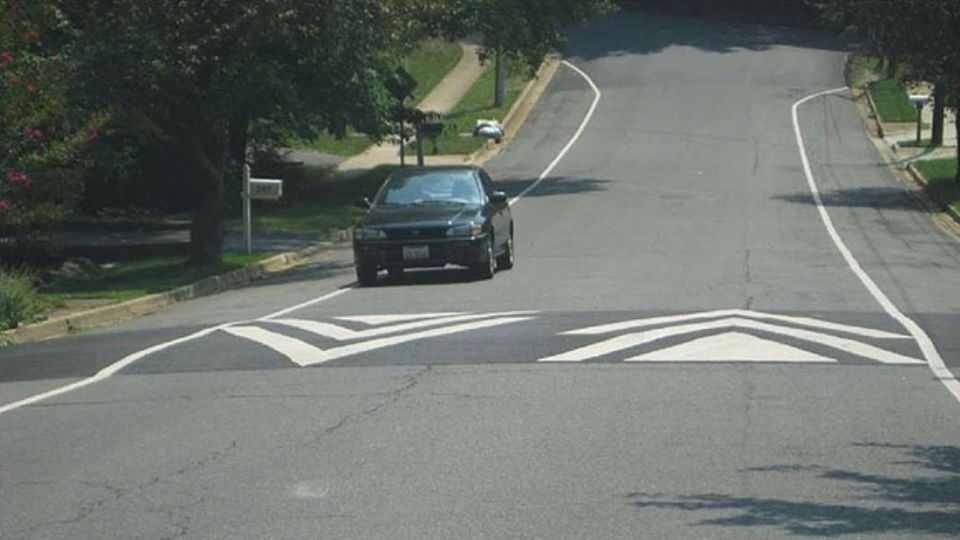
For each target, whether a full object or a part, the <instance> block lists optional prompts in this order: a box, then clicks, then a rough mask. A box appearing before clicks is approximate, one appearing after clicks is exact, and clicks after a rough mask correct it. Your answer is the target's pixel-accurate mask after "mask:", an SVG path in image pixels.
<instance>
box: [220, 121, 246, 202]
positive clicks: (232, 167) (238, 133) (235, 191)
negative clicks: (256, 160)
mask: <svg viewBox="0 0 960 540" xmlns="http://www.w3.org/2000/svg"><path fill="white" fill-rule="evenodd" d="M249 133H250V120H249V119H248V118H247V117H246V116H243V115H238V116H235V117H234V118H233V119H231V120H230V133H229V135H228V140H227V152H228V153H229V154H228V155H229V161H228V162H227V173H226V174H227V175H228V176H227V177H226V182H225V183H224V184H225V190H226V193H225V196H226V197H227V200H226V201H225V202H226V203H227V204H225V205H224V207H225V208H226V209H228V211H231V212H232V211H236V209H237V207H236V206H235V204H236V202H237V201H239V200H240V192H241V191H242V190H243V166H244V164H246V163H247V162H248V161H249V160H250V156H249V155H248V154H247V145H248V143H249V142H250V137H249Z"/></svg>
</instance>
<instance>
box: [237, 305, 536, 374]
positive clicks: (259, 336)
mask: <svg viewBox="0 0 960 540" xmlns="http://www.w3.org/2000/svg"><path fill="white" fill-rule="evenodd" d="M532 313H535V312H530V311H522V312H520V311H518V312H504V313H486V314H483V315H471V316H461V317H447V318H446V320H447V322H460V323H461V324H454V325H453V326H444V327H440V328H431V329H428V330H423V331H420V332H414V333H411V334H403V335H399V336H391V337H381V338H377V339H370V340H367V341H361V342H359V343H352V344H350V345H342V346H340V347H333V348H330V349H321V348H320V347H317V346H314V345H311V344H309V343H306V342H304V341H301V340H299V339H296V338H292V337H289V336H285V335H283V334H279V333H277V332H272V331H270V330H265V329H263V328H260V327H258V326H230V327H226V328H222V330H223V331H224V332H227V333H230V334H233V335H235V336H237V337H241V338H245V339H249V340H251V341H254V342H256V343H259V344H261V345H264V346H266V347H269V348H271V349H273V350H274V351H276V352H278V353H280V354H282V355H284V356H286V357H287V358H288V359H290V361H291V362H293V363H295V364H297V365H299V366H301V367H306V366H313V365H316V364H322V363H324V362H329V361H331V360H336V359H338V358H344V357H347V356H352V355H355V354H361V353H364V352H369V351H373V350H376V349H382V348H384V347H390V346H392V345H399V344H401V343H407V342H410V341H416V340H420V339H426V338H432V337H439V336H445V335H449V334H457V333H460V332H467V331H470V330H480V329H483V328H493V327H495V326H501V325H504V324H510V323H515V322H520V321H526V320H530V319H532V318H533V317H529V316H526V317H513V316H510V317H503V316H499V315H517V314H520V315H530V314H532ZM491 317H493V318H491ZM451 319H456V320H451ZM477 319H482V320H477ZM295 320H296V319H295ZM465 321H470V322H465ZM264 322H271V323H273V322H278V323H279V322H281V321H279V320H271V321H264ZM300 322H305V323H307V322H314V321H300ZM290 326H293V325H290ZM330 326H333V327H334V328H339V327H337V326H336V325H330ZM396 326H397V327H399V326H405V327H406V328H405V329H407V330H409V329H410V325H396ZM392 328H394V327H390V328H389V329H392ZM378 330H379V329H378ZM383 330H388V328H383ZM381 333H382V332H381ZM371 335H378V334H366V335H365V336H364V337H370V336H371Z"/></svg>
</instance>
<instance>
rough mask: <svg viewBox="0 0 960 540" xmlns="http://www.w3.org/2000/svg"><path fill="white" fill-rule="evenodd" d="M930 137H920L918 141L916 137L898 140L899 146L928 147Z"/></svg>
mask: <svg viewBox="0 0 960 540" xmlns="http://www.w3.org/2000/svg"><path fill="white" fill-rule="evenodd" d="M930 142H931V141H930V139H920V142H917V141H916V139H911V140H909V141H902V142H898V143H897V145H899V146H900V147H901V148H930Z"/></svg>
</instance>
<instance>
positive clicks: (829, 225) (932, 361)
mask: <svg viewBox="0 0 960 540" xmlns="http://www.w3.org/2000/svg"><path fill="white" fill-rule="evenodd" d="M846 90H847V88H846V87H843V88H834V89H833V90H826V91H823V92H817V93H816V94H811V95H809V96H807V97H805V98H803V99H801V100H800V101H797V102H796V103H794V104H793V107H792V109H791V113H792V116H793V131H794V134H795V135H796V137H797V147H798V149H799V150H800V160H801V161H802V162H803V172H804V174H806V176H807V184H808V185H809V187H810V193H811V194H812V195H813V199H814V201H815V202H816V204H817V211H818V212H819V213H820V219H821V220H822V221H823V226H824V227H826V229H827V234H829V235H830V238H831V239H832V240H833V243H834V244H836V246H837V249H838V250H840V254H841V255H843V258H844V260H846V261H847V266H849V267H850V270H851V271H853V273H854V275H856V276H857V278H858V279H860V282H861V283H863V286H864V287H866V288H867V291H869V292H870V294H871V295H872V296H873V298H874V299H875V300H876V301H877V302H878V303H879V304H880V306H881V307H882V308H883V309H884V311H886V312H887V314H888V315H890V317H892V318H893V319H894V320H896V321H897V322H899V323H900V324H901V325H902V326H903V328H904V329H905V330H906V331H907V332H909V333H910V335H911V336H913V339H915V340H916V341H917V345H919V346H920V351H921V352H923V356H924V358H926V360H927V365H929V366H930V369H931V370H932V371H933V374H934V376H936V378H937V380H939V381H940V382H941V383H943V386H945V387H946V388H947V390H948V391H949V392H950V393H951V394H953V397H954V398H956V399H957V401H958V402H960V381H958V380H957V378H956V377H954V375H953V373H952V372H951V371H950V370H949V369H948V368H947V366H946V364H945V363H944V361H943V358H942V357H941V356H940V353H939V352H938V351H937V347H936V345H934V343H933V340H932V339H930V336H928V335H927V333H926V332H924V331H923V328H920V325H919V324H917V323H916V322H915V321H914V320H913V319H911V318H910V317H907V316H906V315H905V314H904V313H903V312H902V311H900V309H899V308H897V306H896V305H894V303H893V302H892V301H891V300H890V298H889V297H888V296H887V295H886V294H885V293H884V292H883V290H881V289H880V287H879V286H878V285H877V284H876V282H874V281H873V279H872V278H871V277H870V276H869V275H868V274H867V272H866V271H865V270H864V269H863V267H862V266H860V263H859V262H858V261H857V259H856V257H854V256H853V252H851V251H850V248H848V247H847V244H846V243H845V242H844V241H843V239H842V238H841V237H840V233H838V232H837V228H836V227H835V226H834V224H833V219H831V218H830V213H829V212H827V208H826V206H825V205H824V204H823V197H821V195H820V189H819V188H818V187H817V182H816V180H815V179H814V176H813V171H812V169H811V168H810V160H809V159H808V158H807V149H806V146H805V145H804V143H803V134H802V133H801V131H800V121H799V117H798V114H797V110H798V109H799V108H800V105H803V104H804V103H806V102H807V101H810V100H812V99H816V98H818V97H823V96H826V95H829V94H836V93H838V92H844V91H846Z"/></svg>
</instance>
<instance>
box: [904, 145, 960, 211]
mask: <svg viewBox="0 0 960 540" xmlns="http://www.w3.org/2000/svg"><path fill="white" fill-rule="evenodd" d="M914 165H915V166H916V167H917V170H918V171H920V174H922V175H923V176H924V178H926V179H927V193H929V194H930V196H931V197H933V199H934V200H935V201H937V202H939V203H941V204H943V205H949V206H950V207H951V208H953V209H954V210H956V211H957V212H960V182H957V181H956V177H957V160H956V159H955V158H946V159H933V160H930V161H918V162H916V163H915V164H914Z"/></svg>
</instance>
